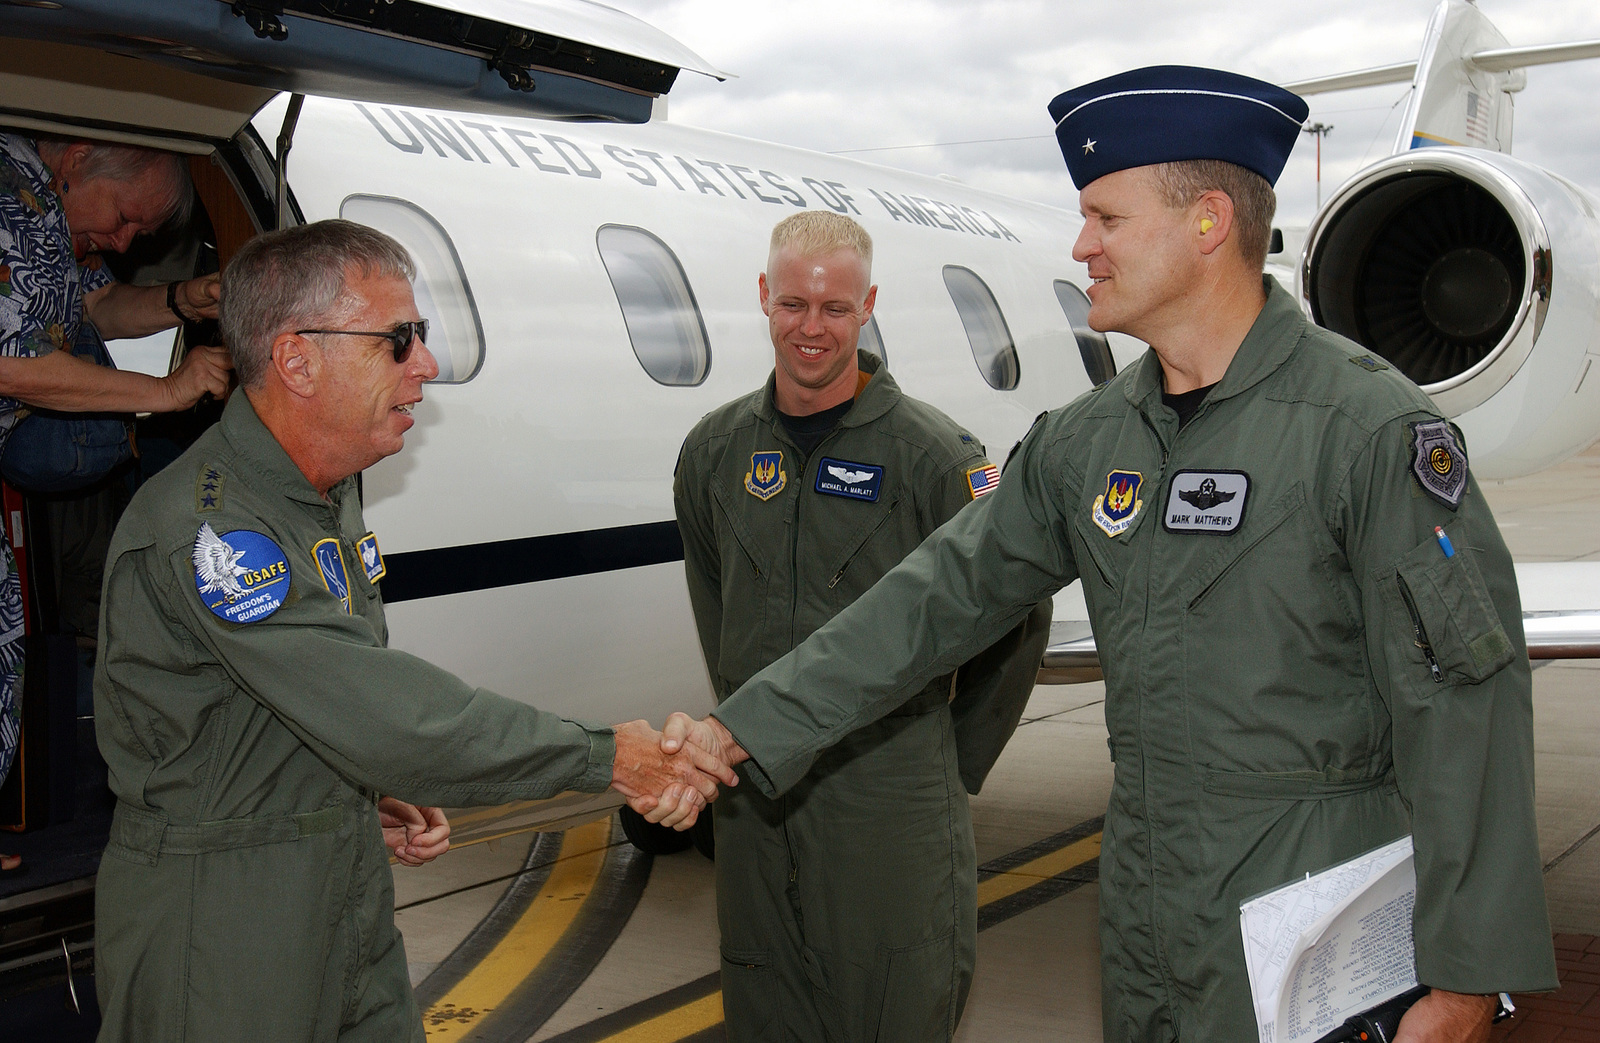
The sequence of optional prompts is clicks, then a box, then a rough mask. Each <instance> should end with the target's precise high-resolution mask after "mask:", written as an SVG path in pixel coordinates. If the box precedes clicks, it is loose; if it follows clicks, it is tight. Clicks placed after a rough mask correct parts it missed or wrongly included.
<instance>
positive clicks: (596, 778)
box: [101, 538, 615, 806]
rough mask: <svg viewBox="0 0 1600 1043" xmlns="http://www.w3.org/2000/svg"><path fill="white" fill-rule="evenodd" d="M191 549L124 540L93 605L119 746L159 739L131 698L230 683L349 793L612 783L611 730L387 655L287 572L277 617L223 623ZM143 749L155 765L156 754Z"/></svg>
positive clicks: (423, 797)
mask: <svg viewBox="0 0 1600 1043" xmlns="http://www.w3.org/2000/svg"><path fill="white" fill-rule="evenodd" d="M189 553H190V552H189V550H188V548H187V547H179V548H177V549H175V550H173V551H171V552H170V553H168V554H165V555H164V554H163V552H162V550H161V549H160V547H159V545H158V544H157V543H156V541H155V540H154V539H149V538H147V539H144V540H139V539H137V538H134V539H133V540H131V541H125V543H124V547H123V549H122V550H121V552H120V553H117V554H116V555H115V556H114V557H113V559H112V560H111V561H110V562H109V563H108V565H107V578H106V588H105V601H104V603H105V604H107V605H113V606H116V607H117V610H116V612H115V613H108V614H107V619H106V621H105V624H104V627H105V629H104V631H103V633H104V634H105V635H107V636H108V638H109V640H107V641H104V642H102V645H101V648H102V653H101V654H102V655H108V654H109V658H108V659H107V661H106V664H105V668H104V669H105V679H106V681H107V682H108V683H107V684H106V685H105V686H104V687H105V693H106V695H107V697H108V701H109V704H110V707H111V708H112V710H113V713H114V715H115V717H116V719H117V724H116V727H117V728H119V729H120V730H122V731H123V732H125V733H126V734H125V736H124V738H123V740H122V741H130V740H131V741H132V742H133V743H134V744H138V745H142V744H147V743H149V742H152V741H157V740H156V739H155V737H154V736H153V735H151V734H141V733H140V732H141V729H140V721H139V715H138V714H137V713H131V712H129V711H130V709H131V708H133V706H134V704H136V703H138V700H140V698H141V696H142V694H143V693H152V692H166V693H168V694H167V695H166V696H164V698H179V697H181V693H182V692H183V691H184V690H185V689H186V688H187V689H199V688H203V689H204V690H207V691H219V690H220V691H226V690H228V689H229V688H232V689H234V690H235V691H236V692H239V693H244V694H246V695H248V697H249V698H251V699H254V700H255V701H256V702H258V703H260V704H261V705H262V706H264V707H266V708H267V709H268V710H269V711H271V712H272V713H273V715H274V716H276V717H277V718H278V719H279V720H280V721H281V722H282V723H283V724H284V726H285V727H287V728H288V729H289V730H290V731H291V732H292V733H293V734H294V735H295V736H296V737H297V738H298V739H299V740H300V741H301V742H303V743H304V744H305V745H306V746H307V747H309V748H310V749H311V750H312V751H313V752H314V753H315V754H316V755H317V756H318V757H319V758H320V759H321V760H323V761H324V762H325V763H326V764H327V765H328V766H329V767H331V768H332V769H333V770H334V771H336V772H338V773H339V774H340V775H341V776H343V777H344V778H345V779H346V780H348V781H349V782H350V783H351V784H353V785H357V786H363V787H366V788H368V789H370V790H372V791H374V792H378V793H384V794H388V795H392V796H395V797H398V798H400V799H401V800H405V801H409V802H411V803H414V804H419V805H434V806H462V805H472V804H499V803H504V802H506V801H509V800H516V799H537V798H543V797H549V796H553V795H554V794H556V793H559V792H561V791H563V790H567V789H581V790H589V791H599V790H602V789H604V788H605V787H606V786H607V785H609V784H610V781H611V772H612V761H613V759H614V752H615V747H614V739H613V737H612V735H611V732H610V729H609V728H592V727H588V726H585V725H581V724H578V723H575V722H572V721H568V720H564V719H562V718H560V717H558V716H556V715H555V714H551V713H546V712H544V711H542V710H537V709H534V708H533V707H531V706H526V705H524V704H522V703H518V702H514V701H512V700H510V699H507V698H505V697H503V696H500V695H496V694H495V693H493V692H490V691H486V690H484V689H481V688H477V689H475V688H473V687H471V686H470V685H468V684H466V683H465V682H463V681H462V680H460V679H459V678H457V677H456V676H454V675H453V674H450V673H448V672H446V671H444V670H441V669H439V668H438V667H436V666H433V665H432V664H430V663H427V662H425V661H423V660H421V659H418V658H417V657H416V656H413V655H410V654H408V653H405V652H402V651H398V650H396V649H391V648H385V647H383V646H382V644H381V642H380V641H379V640H378V637H377V635H375V634H374V633H373V629H372V626H371V625H370V624H369V623H368V622H367V620H366V619H364V618H362V617H361V616H359V615H351V614H349V613H347V612H346V611H345V610H344V608H343V605H342V603H341V601H340V600H339V599H338V598H337V597H335V596H334V595H332V594H330V593H328V591H327V590H326V589H324V588H322V587H320V586H319V585H317V584H315V583H311V582H305V581H303V580H301V579H300V578H299V577H293V581H292V583H291V587H290V590H289V593H288V594H287V596H286V597H285V599H284V602H283V604H282V605H281V607H279V608H278V609H277V610H276V611H275V612H273V613H271V614H270V615H268V616H266V617H265V618H262V619H260V620H259V621H256V622H251V623H244V624H235V623H230V622H227V621H225V620H223V619H220V618H218V617H217V616H216V615H214V614H212V612H211V611H210V610H208V609H207V608H206V607H205V605H204V604H203V603H202V601H201V599H200V598H199V597H198V596H197V595H196V591H195V580H194V573H193V567H192V565H191V564H190V563H189V562H188V560H187V559H188V556H189ZM119 630H120V631H122V633H121V634H119V633H117V632H118V631H119ZM174 670H175V671H176V672H177V673H179V674H180V675H182V678H181V679H180V680H178V681H176V682H174V681H173V679H172V672H174ZM235 697H237V696H235ZM140 705H141V706H142V704H140ZM223 706H224V710H223V712H226V709H225V707H226V703H224V704H223ZM152 709H154V710H155V711H156V712H159V707H152ZM149 752H150V753H151V755H152V757H151V759H152V760H155V759H157V757H158V755H159V754H160V752H161V751H159V750H150V751H149Z"/></svg>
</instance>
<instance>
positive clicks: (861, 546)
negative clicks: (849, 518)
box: [828, 500, 900, 590]
mask: <svg viewBox="0 0 1600 1043" xmlns="http://www.w3.org/2000/svg"><path fill="white" fill-rule="evenodd" d="M899 506H900V501H899V500H895V501H894V502H893V503H891V504H889V509H888V510H886V511H884V512H883V517H881V518H879V519H878V524H876V525H874V526H873V527H872V531H871V532H869V533H867V535H866V536H865V537H864V538H863V539H862V540H861V542H860V543H858V544H856V546H855V549H854V550H852V551H851V552H850V556H849V557H847V558H845V559H844V564H843V565H840V566H839V571H838V572H835V573H834V574H833V578H832V579H830V580H829V581H828V589H829V590H832V589H833V588H834V587H837V586H838V585H839V581H840V580H841V579H844V570H845V569H848V568H849V567H850V563H851V562H853V561H855V560H856V558H858V557H860V556H861V552H862V551H863V550H865V549H866V546H867V544H869V543H871V542H872V537H874V536H876V535H877V534H878V530H879V529H881V528H883V527H884V525H885V524H887V523H888V521H889V517H890V516H891V515H893V514H894V512H895V508H896V507H899Z"/></svg>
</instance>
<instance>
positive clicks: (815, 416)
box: [778, 398, 856, 459]
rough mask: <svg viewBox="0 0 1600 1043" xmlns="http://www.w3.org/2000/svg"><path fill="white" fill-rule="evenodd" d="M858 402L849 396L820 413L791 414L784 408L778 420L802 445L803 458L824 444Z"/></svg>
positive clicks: (795, 441)
mask: <svg viewBox="0 0 1600 1043" xmlns="http://www.w3.org/2000/svg"><path fill="white" fill-rule="evenodd" d="M855 404H856V400H855V399H853V398H847V399H845V400H844V401H843V402H840V403H839V404H838V405H836V406H834V407H832V408H831V409H824V410H823V411H822V412H820V413H810V414H808V415H806V416H790V415H789V414H788V413H785V412H783V411H782V410H779V411H778V420H779V421H780V422H781V423H782V424H783V429H784V430H785V431H786V432H788V434H789V437H790V438H792V439H794V444H795V445H797V446H799V447H800V456H801V459H807V458H809V457H810V456H811V452H812V450H814V449H816V448H817V446H819V445H821V444H822V440H823V439H824V438H827V437H828V432H830V431H832V430H833V429H834V428H835V427H836V426H837V425H838V423H839V421H841V420H843V419H844V415H845V414H846V413H848V412H850V407H851V406H853V405H855Z"/></svg>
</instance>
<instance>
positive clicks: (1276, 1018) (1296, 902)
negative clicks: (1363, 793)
mask: <svg viewBox="0 0 1600 1043" xmlns="http://www.w3.org/2000/svg"><path fill="white" fill-rule="evenodd" d="M1416 902H1417V874H1416V868H1415V866H1414V865H1413V863H1412V848H1411V838H1410V837H1409V836H1405V837H1401V838H1400V839H1399V840H1396V841H1395V842H1394V843H1392V844H1386V845H1384V846H1383V847H1380V848H1378V849H1376V850H1374V851H1369V852H1367V853H1366V854H1364V855H1359V856H1357V857H1355V858H1352V859H1351V860H1350V861H1348V862H1343V863H1341V864H1339V865H1336V866H1334V867H1333V868H1332V869H1327V870H1324V871H1322V872H1320V873H1315V874H1307V876H1306V878H1305V879H1304V880H1294V881H1291V882H1290V883H1287V884H1285V885H1284V886H1282V887H1279V888H1276V889H1275V890H1272V891H1268V892H1267V893H1266V894H1263V895H1260V896H1258V897H1256V898H1252V899H1250V900H1249V901H1247V902H1243V903H1241V904H1240V906H1239V926H1240V929H1241V931H1242V932H1243V934H1244V954H1245V963H1246V966H1247V969H1248V970H1249V973H1250V995H1251V998H1252V999H1253V1000H1254V1001H1255V1007H1256V1022H1257V1025H1258V1027H1259V1028H1260V1032H1261V1043H1315V1041H1316V1040H1318V1039H1320V1038H1321V1037H1322V1036H1325V1035H1327V1034H1328V1033H1329V1032H1332V1031H1333V1030H1334V1029H1336V1028H1338V1027H1339V1026H1341V1025H1343V1024H1344V1022H1345V1019H1346V1018H1349V1017H1351V1016H1353V1015H1356V1014H1359V1013H1361V1012H1362V1011H1364V1010H1368V1009H1370V1008H1372V1007H1375V1006H1377V1005H1378V1004H1380V1003H1383V1002H1385V1001H1387V1000H1390V999H1393V998H1394V997H1395V996H1398V995H1400V994H1401V993H1402V992H1405V991H1406V990H1407V989H1410V988H1412V987H1413V986H1415V985H1416V984H1417V968H1416V949H1415V947H1414V946H1413V943H1412V939H1411V910H1412V908H1413V907H1414V906H1415V905H1416Z"/></svg>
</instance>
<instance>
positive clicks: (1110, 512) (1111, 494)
mask: <svg viewBox="0 0 1600 1043" xmlns="http://www.w3.org/2000/svg"><path fill="white" fill-rule="evenodd" d="M1143 484H1144V475H1142V474H1140V473H1139V472H1138V471H1112V472H1111V473H1110V474H1108V475H1106V491H1105V492H1104V493H1102V494H1101V495H1099V496H1096V497H1095V498H1094V510H1093V511H1092V512H1091V514H1092V516H1093V518H1094V523H1095V524H1096V525H1098V526H1100V530H1101V531H1102V532H1104V533H1105V534H1106V535H1107V536H1120V535H1122V534H1123V533H1124V532H1127V531H1128V526H1130V525H1132V524H1133V519H1134V518H1135V517H1136V516H1137V515H1138V513H1139V508H1141V507H1143V506H1144V501H1143V500H1141V499H1139V486H1141V485H1143Z"/></svg>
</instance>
